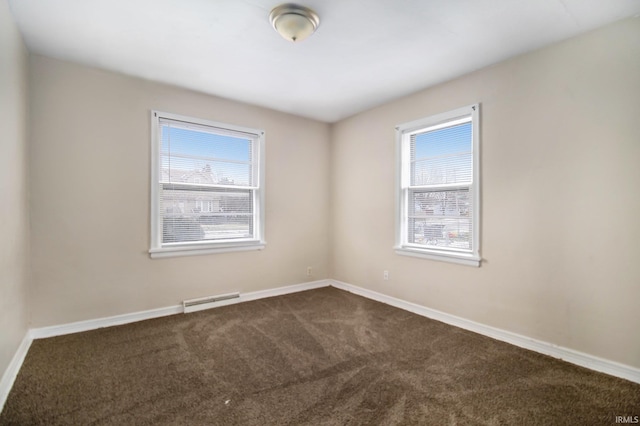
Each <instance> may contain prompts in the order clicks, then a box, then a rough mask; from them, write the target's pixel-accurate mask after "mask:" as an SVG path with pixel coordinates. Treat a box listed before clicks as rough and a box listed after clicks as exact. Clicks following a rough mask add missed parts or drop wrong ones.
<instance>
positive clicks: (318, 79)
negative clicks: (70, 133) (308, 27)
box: [9, 0, 640, 122]
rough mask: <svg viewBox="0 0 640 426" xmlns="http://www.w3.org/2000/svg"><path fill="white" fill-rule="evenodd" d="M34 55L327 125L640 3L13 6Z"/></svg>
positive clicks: (44, 1)
mask: <svg viewBox="0 0 640 426" xmlns="http://www.w3.org/2000/svg"><path fill="white" fill-rule="evenodd" d="M9 3H10V6H11V9H12V11H13V14H14V16H15V18H16V21H17V23H18V27H19V28H20V30H21V32H22V34H23V36H24V39H25V42H26V44H27V46H28V48H29V50H30V51H31V52H35V53H39V54H43V55H46V56H51V57H55V58H61V59H65V60H70V61H74V62H79V63H83V64H87V65H90V66H95V67H99V68H104V69H108V70H113V71H117V72H122V73H125V74H129V75H133V76H139V77H143V78H147V79H150V80H156V81H161V82H166V83H171V84H175V85H178V86H182V87H186V88H189V89H193V90H197V91H201V92H205V93H210V94H214V95H218V96H222V97H226V98H230V99H235V100H238V101H243V102H248V103H252V104H256V105H261V106H265V107H268V108H272V109H275V110H279V111H284V112H289V113H293V114H297V115H301V116H306V117H310V118H314V119H317V120H321V121H326V122H335V121H337V120H340V119H342V118H345V117H347V116H349V115H352V114H355V113H357V112H360V111H363V110H365V109H368V108H371V107H373V106H376V105H379V104H382V103H384V102H387V101H389V100H391V99H394V98H397V97H400V96H403V95H406V94H409V93H412V92H415V91H417V90H419V89H423V88H426V87H428V86H431V85H434V84H437V83H440V82H442V81H445V80H449V79H451V78H453V77H456V76H459V75H462V74H465V73H468V72H470V71H473V70H476V69H479V68H482V67H485V66H487V65H490V64H493V63H496V62H499V61H502V60H504V59H506V58H509V57H512V56H514V55H517V54H520V53H523V52H527V51H530V50H532V49H536V48H538V47H541V46H544V45H547V44H550V43H553V42H556V41H559V40H562V39H565V38H568V37H571V36H574V35H577V34H580V33H582V32H585V31H588V30H590V29H593V28H596V27H599V26H602V25H605V24H607V23H609V22H613V21H616V20H619V19H622V18H625V17H629V16H637V15H638V14H640V1H639V0H369V1H367V0H300V1H298V4H302V5H305V6H308V7H311V8H312V9H314V10H315V11H316V12H317V13H318V14H319V15H320V27H319V28H318V31H317V32H316V33H315V34H314V35H312V36H311V37H309V38H308V39H306V40H304V41H302V42H300V43H296V44H293V43H291V42H288V41H285V40H284V39H282V38H281V37H280V36H279V35H278V34H277V33H276V32H275V31H274V30H273V29H272V27H271V25H270V23H269V19H268V15H269V12H270V11H271V9H272V8H273V7H274V6H277V5H278V4H280V3H281V2H280V1H279V0H9Z"/></svg>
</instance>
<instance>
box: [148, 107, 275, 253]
mask: <svg viewBox="0 0 640 426" xmlns="http://www.w3.org/2000/svg"><path fill="white" fill-rule="evenodd" d="M150 115H151V120H150V123H151V191H150V202H151V205H150V211H149V213H150V224H149V225H150V248H149V255H150V257H151V258H152V259H156V258H164V257H174V256H194V255H204V254H214V253H226V252H237V251H249V250H262V249H264V248H265V246H266V244H267V243H266V241H265V238H264V235H265V230H264V228H265V180H264V178H265V132H264V130H259V129H252V128H249V127H243V126H236V125H233V124H227V123H221V122H217V121H212V120H206V119H202V118H196V117H189V116H184V115H180V114H173V113H169V112H162V111H158V110H151V114H150ZM161 118H166V119H169V120H176V121H183V122H185V123H193V124H197V125H204V126H210V127H215V128H219V129H221V130H222V131H224V130H231V131H233V132H241V133H245V134H248V135H252V136H254V137H255V142H254V144H255V145H254V149H257V150H258V154H257V156H258V162H257V166H258V173H257V179H258V184H257V185H256V187H257V189H255V199H254V206H255V209H256V210H255V212H254V217H255V224H254V226H255V228H256V230H255V234H254V238H246V239H238V240H220V241H217V242H196V243H186V244H179V243H177V244H175V245H171V246H166V245H165V246H164V247H163V246H162V240H161V235H162V221H161V220H160V211H159V201H160V189H159V188H158V183H159V182H160V144H159V136H160V135H159V133H158V132H159V123H160V119H161Z"/></svg>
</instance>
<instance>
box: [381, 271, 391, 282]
mask: <svg viewBox="0 0 640 426" xmlns="http://www.w3.org/2000/svg"><path fill="white" fill-rule="evenodd" d="M382 277H383V278H384V280H385V281H389V271H384V272H383V274H382Z"/></svg>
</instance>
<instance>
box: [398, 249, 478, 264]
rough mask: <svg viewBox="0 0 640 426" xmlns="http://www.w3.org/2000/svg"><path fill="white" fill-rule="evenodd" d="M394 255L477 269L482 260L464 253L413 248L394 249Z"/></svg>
mask: <svg viewBox="0 0 640 426" xmlns="http://www.w3.org/2000/svg"><path fill="white" fill-rule="evenodd" d="M395 251H396V254H399V255H402V256H413V257H420V258H422V259H430V260H437V261H440V262H449V263H457V264H459V265H467V266H475V267H479V266H480V262H481V261H482V259H481V258H480V257H479V256H475V255H472V254H466V253H453V252H447V253H444V252H437V251H433V250H428V249H419V248H413V247H395Z"/></svg>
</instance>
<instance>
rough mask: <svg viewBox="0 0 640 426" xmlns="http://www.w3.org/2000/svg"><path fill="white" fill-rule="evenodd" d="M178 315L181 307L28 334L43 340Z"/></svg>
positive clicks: (61, 325) (46, 328) (78, 323)
mask: <svg viewBox="0 0 640 426" xmlns="http://www.w3.org/2000/svg"><path fill="white" fill-rule="evenodd" d="M179 313H182V305H176V306H168V307H165V308H159V309H151V310H148V311H141V312H133V313H130V314H123V315H115V316H112V317H105V318H97V319H92V320H86V321H78V322H71V323H68V324H60V325H52V326H49V327H40V328H32V329H31V330H30V332H31V337H32V338H33V339H44V338H47V337H55V336H62V335H65V334H72V333H80V332H81V331H89V330H96V329H98V328H104V327H112V326H114V325H122V324H129V323H131V322H137V321H143V320H147V319H152V318H159V317H164V316H167V315H174V314H179Z"/></svg>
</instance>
